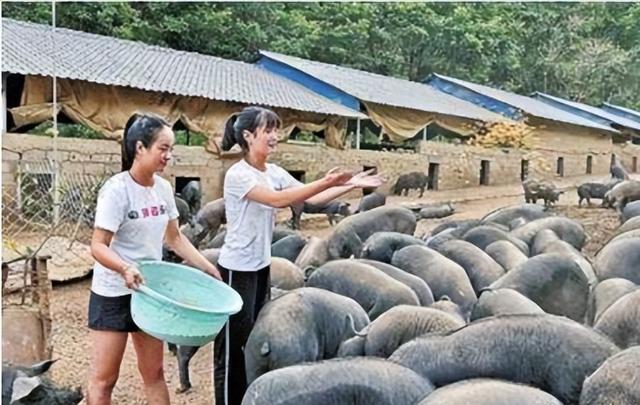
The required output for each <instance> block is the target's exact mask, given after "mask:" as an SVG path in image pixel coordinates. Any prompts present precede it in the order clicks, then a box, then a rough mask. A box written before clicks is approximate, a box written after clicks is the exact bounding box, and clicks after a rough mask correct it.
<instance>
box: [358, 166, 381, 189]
mask: <svg viewBox="0 0 640 405" xmlns="http://www.w3.org/2000/svg"><path fill="white" fill-rule="evenodd" d="M371 169H373V172H371V174H376V173H378V167H377V166H362V170H363V171H365V172H366V171H367V170H371ZM375 190H376V189H375V188H363V189H362V195H367V194H371V193H373V192H374V191H375Z"/></svg>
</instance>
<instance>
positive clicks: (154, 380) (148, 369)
mask: <svg viewBox="0 0 640 405" xmlns="http://www.w3.org/2000/svg"><path fill="white" fill-rule="evenodd" d="M131 337H132V339H133V347H134V348H135V349H136V357H137V358H138V370H139V371H140V375H141V376H142V382H143V384H144V393H145V395H146V396H147V401H148V402H149V404H150V405H168V404H169V403H170V402H169V389H168V388H167V383H166V382H165V380H164V369H163V365H162V357H163V343H162V341H161V340H158V339H156V338H154V337H152V336H149V335H147V334H146V333H144V332H136V333H132V334H131Z"/></svg>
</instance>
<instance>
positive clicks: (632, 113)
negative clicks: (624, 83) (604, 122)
mask: <svg viewBox="0 0 640 405" xmlns="http://www.w3.org/2000/svg"><path fill="white" fill-rule="evenodd" d="M602 108H605V109H606V110H607V111H609V112H611V113H612V114H615V115H618V116H624V117H625V118H627V119H630V120H633V121H636V122H640V111H636V110H632V109H631V108H626V107H621V106H619V105H615V104H611V103H602Z"/></svg>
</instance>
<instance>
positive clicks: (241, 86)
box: [2, 18, 366, 118]
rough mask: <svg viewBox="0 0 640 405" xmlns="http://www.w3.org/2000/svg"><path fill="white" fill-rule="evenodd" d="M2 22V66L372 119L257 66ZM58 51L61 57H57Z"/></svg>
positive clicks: (112, 83) (63, 30)
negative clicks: (52, 34)
mask: <svg viewBox="0 0 640 405" xmlns="http://www.w3.org/2000/svg"><path fill="white" fill-rule="evenodd" d="M51 32H52V29H51V27H50V26H46V25H40V24H33V23H27V22H22V21H16V20H11V19H7V18H3V19H2V51H3V58H2V71H3V72H11V73H20V74H25V75H27V74H30V75H41V76H51V75H52V74H53V69H54V65H53V62H54V59H55V74H56V76H57V77H61V78H67V79H74V80H83V81H88V82H93V83H100V84H106V85H115V86H129V87H133V88H137V89H142V90H148V91H157V92H166V93H172V94H177V95H182V96H194V97H204V98H208V99H212V100H221V101H232V102H238V103H245V104H259V105H264V106H271V107H280V108H290V109H294V110H299V111H310V112H315V113H320V114H329V115H339V116H345V117H360V118H366V115H364V114H362V113H360V112H358V111H354V110H352V109H349V108H347V107H345V106H342V105H340V104H338V103H335V102H333V101H331V100H329V99H326V98H324V97H322V96H319V95H317V94H316V93H313V92H312V91H310V90H307V89H306V88H304V87H303V86H301V85H299V84H297V83H295V82H292V81H290V80H287V79H286V78H283V77H281V76H278V75H275V74H272V73H269V72H267V71H265V70H264V69H260V68H259V67H257V66H254V65H252V64H248V63H243V62H238V61H230V60H226V59H222V58H217V57H214V56H209V55H202V54H199V53H195V52H184V51H177V50H174V49H168V48H162V47H159V46H152V45H147V44H143V43H141V42H134V41H127V40H122V39H117V38H112V37H106V36H102V35H95V34H89V33H85V32H80V31H73V30H69V29H65V28H56V31H55V32H56V34H55V46H54V44H53V41H52V36H51ZM54 56H55V58H54Z"/></svg>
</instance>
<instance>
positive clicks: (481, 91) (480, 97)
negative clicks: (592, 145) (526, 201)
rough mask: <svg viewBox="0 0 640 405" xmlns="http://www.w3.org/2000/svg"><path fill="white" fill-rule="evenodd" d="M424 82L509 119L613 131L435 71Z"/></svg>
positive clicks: (525, 99)
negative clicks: (527, 117) (527, 116)
mask: <svg viewBox="0 0 640 405" xmlns="http://www.w3.org/2000/svg"><path fill="white" fill-rule="evenodd" d="M426 83H427V84H429V85H431V86H433V87H434V88H437V89H439V90H441V91H444V92H448V93H449V94H451V95H454V96H456V97H460V98H461V99H463V100H466V101H470V102H472V103H475V104H477V105H479V106H481V107H484V108H487V109H490V110H491V111H494V112H496V113H499V114H502V115H505V116H507V117H510V118H513V119H521V117H522V118H523V117H524V114H528V115H531V116H534V117H538V118H543V119H547V120H552V121H557V122H562V123H566V124H572V125H579V126H582V127H587V128H594V129H598V130H603V131H607V132H613V133H617V132H618V131H616V130H615V129H613V128H612V127H611V126H609V125H602V124H599V123H597V122H593V121H590V120H588V119H585V118H583V117H581V116H578V115H575V114H572V113H570V112H566V111H563V110H560V109H558V108H555V107H552V106H550V105H548V104H546V103H543V102H542V101H538V100H535V99H533V98H530V97H526V96H521V95H519V94H515V93H511V92H508V91H504V90H498V89H494V88H492V87H488V86H483V85H480V84H476V83H471V82H467V81H464V80H460V79H455V78H452V77H447V76H443V75H439V74H436V73H434V74H432V75H431V76H430V77H428V78H427V79H426Z"/></svg>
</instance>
